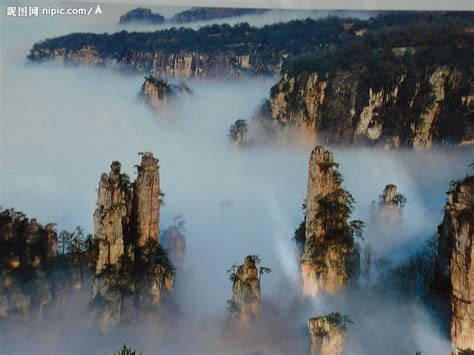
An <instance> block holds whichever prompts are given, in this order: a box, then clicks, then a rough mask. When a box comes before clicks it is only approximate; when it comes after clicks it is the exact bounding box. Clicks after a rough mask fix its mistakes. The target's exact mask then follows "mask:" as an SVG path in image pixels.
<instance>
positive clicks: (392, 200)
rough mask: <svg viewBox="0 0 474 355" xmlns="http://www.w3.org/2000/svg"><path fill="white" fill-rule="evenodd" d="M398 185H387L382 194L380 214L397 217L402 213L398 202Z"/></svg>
mask: <svg viewBox="0 0 474 355" xmlns="http://www.w3.org/2000/svg"><path fill="white" fill-rule="evenodd" d="M396 198H397V185H393V184H390V185H387V186H385V189H384V190H383V193H382V195H381V196H380V201H379V216H382V217H396V216H398V215H399V213H400V207H399V204H398V202H397V199H396Z"/></svg>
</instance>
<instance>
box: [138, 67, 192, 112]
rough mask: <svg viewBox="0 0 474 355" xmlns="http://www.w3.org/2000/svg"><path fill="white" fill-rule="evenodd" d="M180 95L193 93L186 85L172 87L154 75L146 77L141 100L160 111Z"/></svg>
mask: <svg viewBox="0 0 474 355" xmlns="http://www.w3.org/2000/svg"><path fill="white" fill-rule="evenodd" d="M179 93H187V94H190V93H191V89H190V88H188V87H187V86H186V85H185V84H180V85H171V84H169V83H168V82H167V81H166V80H161V79H159V78H156V77H154V76H152V75H150V76H147V77H145V81H144V83H143V85H142V88H141V90H140V97H141V99H142V100H143V101H144V102H146V103H147V104H148V105H150V106H151V107H152V108H153V109H156V110H157V109H160V108H162V107H164V106H165V105H166V103H167V102H168V101H169V100H170V99H172V98H174V97H176V95H178V94H179Z"/></svg>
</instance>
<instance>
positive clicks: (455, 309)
mask: <svg viewBox="0 0 474 355" xmlns="http://www.w3.org/2000/svg"><path fill="white" fill-rule="evenodd" d="M438 233H439V244H438V246H439V251H438V262H437V275H436V278H435V280H436V282H437V284H436V286H437V287H438V288H440V289H441V290H442V291H443V293H444V295H445V296H446V298H447V299H448V302H449V303H450V310H451V341H452V345H453V350H454V351H458V350H461V349H474V263H472V260H473V259H474V248H473V246H472V240H473V233H474V176H468V177H466V178H465V179H464V180H462V181H458V182H452V184H451V189H450V191H449V193H448V200H447V202H446V206H445V208H444V219H443V222H442V223H441V224H440V225H439V227H438Z"/></svg>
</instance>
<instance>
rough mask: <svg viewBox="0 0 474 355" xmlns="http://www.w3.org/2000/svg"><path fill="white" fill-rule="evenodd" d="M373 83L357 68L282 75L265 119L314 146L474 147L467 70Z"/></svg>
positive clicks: (414, 73)
mask: <svg viewBox="0 0 474 355" xmlns="http://www.w3.org/2000/svg"><path fill="white" fill-rule="evenodd" d="M360 65H361V66H362V67H364V66H366V65H367V63H360ZM374 77H375V75H374V74H373V73H372V72H371V71H370V70H366V69H360V67H356V66H355V67H354V69H352V70H343V69H334V70H332V71H329V72H326V73H324V74H318V73H317V72H311V71H303V72H300V73H298V74H296V75H291V74H288V73H286V74H285V75H284V77H283V78H282V80H281V81H280V82H279V83H278V84H277V85H276V86H275V87H273V88H272V91H271V119H272V121H273V123H274V125H275V126H276V127H281V126H284V127H286V126H289V127H296V128H298V129H299V130H301V131H303V132H304V133H306V134H307V135H309V136H311V137H313V139H314V141H318V142H319V143H330V144H344V145H348V144H365V145H378V146H382V147H384V148H401V147H412V148H415V149H424V148H431V147H432V146H433V145H436V144H439V145H444V144H450V145H461V146H462V145H469V144H473V143H474V140H473V139H474V119H473V116H472V112H473V109H474V100H473V98H474V92H473V91H472V85H470V84H469V83H472V77H471V76H470V74H469V73H468V72H465V71H462V70H460V69H458V68H457V66H456V65H454V64H453V65H451V66H448V65H437V66H427V67H418V68H415V69H413V68H411V67H406V68H404V69H403V70H401V72H400V74H398V75H397V76H396V77H395V78H390V79H388V78H380V79H378V78H376V79H374ZM377 81H381V83H380V82H377Z"/></svg>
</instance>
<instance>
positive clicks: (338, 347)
mask: <svg viewBox="0 0 474 355" xmlns="http://www.w3.org/2000/svg"><path fill="white" fill-rule="evenodd" d="M308 328H309V332H310V334H311V355H342V353H343V351H344V344H345V339H346V333H347V330H346V325H345V321H344V319H342V318H341V316H340V315H339V314H338V313H331V314H329V315H327V316H323V317H316V318H311V319H310V320H308Z"/></svg>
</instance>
